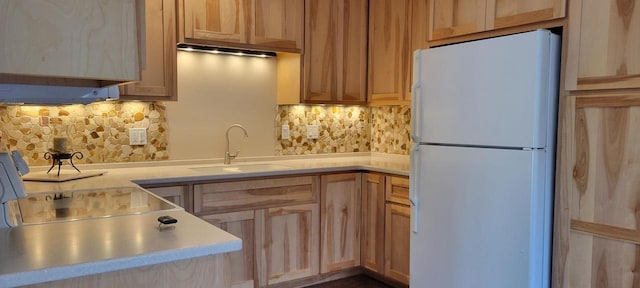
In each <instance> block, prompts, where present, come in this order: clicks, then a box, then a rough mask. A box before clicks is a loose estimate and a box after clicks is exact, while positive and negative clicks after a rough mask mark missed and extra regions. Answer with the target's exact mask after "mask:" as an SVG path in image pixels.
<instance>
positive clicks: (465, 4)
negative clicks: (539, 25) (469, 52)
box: [429, 0, 566, 40]
mask: <svg viewBox="0 0 640 288" xmlns="http://www.w3.org/2000/svg"><path fill="white" fill-rule="evenodd" d="M565 6H566V0H538V1H530V0H433V1H432V2H431V7H430V11H431V17H430V19H431V21H432V22H431V33H430V35H429V40H439V39H445V38H450V37H455V36H460V35H467V34H472V33H476V32H482V31H488V30H494V29H500V28H507V27H514V26H519V25H525V24H531V23H536V22H541V21H546V20H552V19H558V18H562V17H564V16H565Z"/></svg>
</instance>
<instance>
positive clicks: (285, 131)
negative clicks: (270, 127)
mask: <svg viewBox="0 0 640 288" xmlns="http://www.w3.org/2000/svg"><path fill="white" fill-rule="evenodd" d="M289 138H291V135H289V125H286V124H285V125H282V140H289Z"/></svg>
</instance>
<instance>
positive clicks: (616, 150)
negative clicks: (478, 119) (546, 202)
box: [553, 0, 640, 288]
mask: <svg viewBox="0 0 640 288" xmlns="http://www.w3.org/2000/svg"><path fill="white" fill-rule="evenodd" d="M569 3H570V7H569V15H570V19H569V27H568V28H569V29H568V31H569V35H568V48H567V53H566V54H567V64H566V77H565V88H566V90H567V94H568V95H567V96H566V97H564V101H565V105H564V109H563V110H562V111H561V115H562V117H561V122H560V125H561V128H560V129H561V131H563V132H562V134H560V140H561V145H560V146H559V148H560V150H559V152H558V153H559V157H560V159H559V160H560V162H559V163H560V166H559V167H558V169H559V170H560V173H559V174H558V175H559V179H558V181H559V185H558V187H559V188H560V189H557V190H556V201H555V207H556V209H555V211H556V212H555V213H556V216H555V231H554V255H553V259H554V260H553V261H554V267H553V285H554V286H555V287H571V288H573V287H637V286H638V285H639V284H638V283H640V282H638V281H639V279H640V278H639V277H638V269H639V267H640V264H639V263H640V229H639V228H638V227H640V212H639V211H640V193H639V192H638V191H639V187H640V182H639V180H638V175H640V165H639V163H640V146H638V145H637V142H638V140H639V139H640V121H639V120H638V119H640V53H638V51H640V3H638V1H614V0H572V1H569Z"/></svg>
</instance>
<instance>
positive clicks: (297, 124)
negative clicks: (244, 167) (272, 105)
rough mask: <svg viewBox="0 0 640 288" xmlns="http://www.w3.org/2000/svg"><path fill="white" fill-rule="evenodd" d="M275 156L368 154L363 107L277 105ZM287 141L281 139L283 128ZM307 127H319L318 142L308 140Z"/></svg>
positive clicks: (367, 117)
mask: <svg viewBox="0 0 640 288" xmlns="http://www.w3.org/2000/svg"><path fill="white" fill-rule="evenodd" d="M275 122H276V123H275V124H276V134H277V135H276V139H277V141H276V147H275V148H276V149H275V155H301V154H322V153H344V152H368V151H370V127H371V126H370V122H369V113H368V109H367V108H366V107H359V106H302V105H295V106H280V107H278V115H277V116H276V121H275ZM285 124H288V125H289V134H290V137H289V139H282V135H281V129H280V127H282V125H285ZM306 125H318V131H319V137H318V139H307V137H306V135H307V129H306Z"/></svg>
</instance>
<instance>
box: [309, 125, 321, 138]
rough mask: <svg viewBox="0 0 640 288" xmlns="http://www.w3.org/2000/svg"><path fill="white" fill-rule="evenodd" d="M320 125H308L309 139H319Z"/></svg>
mask: <svg viewBox="0 0 640 288" xmlns="http://www.w3.org/2000/svg"><path fill="white" fill-rule="evenodd" d="M319 134H320V133H319V132H318V125H307V139H318V136H319Z"/></svg>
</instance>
